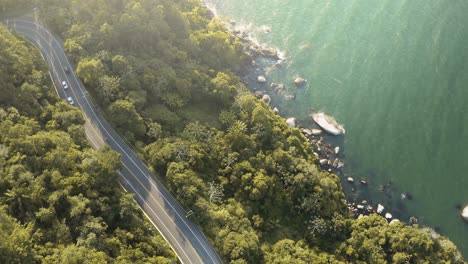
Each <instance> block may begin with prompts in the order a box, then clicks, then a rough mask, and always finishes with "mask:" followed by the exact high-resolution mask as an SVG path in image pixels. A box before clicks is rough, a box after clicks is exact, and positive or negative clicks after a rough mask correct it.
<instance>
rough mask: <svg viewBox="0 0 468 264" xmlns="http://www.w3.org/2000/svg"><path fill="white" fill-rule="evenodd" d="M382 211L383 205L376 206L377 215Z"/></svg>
mask: <svg viewBox="0 0 468 264" xmlns="http://www.w3.org/2000/svg"><path fill="white" fill-rule="evenodd" d="M384 209H385V208H384V207H383V205H381V204H378V205H377V213H378V214H381V213H382V212H383V210H384Z"/></svg>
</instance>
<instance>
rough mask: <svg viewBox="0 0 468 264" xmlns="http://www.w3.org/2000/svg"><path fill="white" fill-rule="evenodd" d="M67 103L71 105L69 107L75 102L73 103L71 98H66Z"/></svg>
mask: <svg viewBox="0 0 468 264" xmlns="http://www.w3.org/2000/svg"><path fill="white" fill-rule="evenodd" d="M67 102H68V103H69V104H71V105H73V104H75V102H73V98H71V97H68V98H67Z"/></svg>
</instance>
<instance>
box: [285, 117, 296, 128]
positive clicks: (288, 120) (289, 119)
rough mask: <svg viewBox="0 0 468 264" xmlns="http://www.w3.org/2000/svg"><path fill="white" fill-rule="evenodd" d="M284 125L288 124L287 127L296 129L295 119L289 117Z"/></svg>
mask: <svg viewBox="0 0 468 264" xmlns="http://www.w3.org/2000/svg"><path fill="white" fill-rule="evenodd" d="M286 124H288V126H289V127H296V118H294V117H290V118H288V119H286Z"/></svg>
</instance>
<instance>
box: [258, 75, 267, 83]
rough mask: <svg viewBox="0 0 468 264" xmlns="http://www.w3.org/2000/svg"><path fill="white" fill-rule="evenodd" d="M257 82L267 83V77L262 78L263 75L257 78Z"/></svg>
mask: <svg viewBox="0 0 468 264" xmlns="http://www.w3.org/2000/svg"><path fill="white" fill-rule="evenodd" d="M257 82H258V83H265V82H266V78H265V76H262V75H260V76H258V77H257Z"/></svg>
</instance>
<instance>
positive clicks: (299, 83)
mask: <svg viewBox="0 0 468 264" xmlns="http://www.w3.org/2000/svg"><path fill="white" fill-rule="evenodd" d="M305 82H306V80H305V79H304V78H301V77H298V78H296V79H294V84H295V85H296V86H297V87H299V86H302V85H304V83H305Z"/></svg>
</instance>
